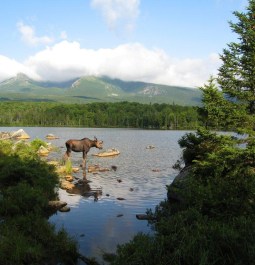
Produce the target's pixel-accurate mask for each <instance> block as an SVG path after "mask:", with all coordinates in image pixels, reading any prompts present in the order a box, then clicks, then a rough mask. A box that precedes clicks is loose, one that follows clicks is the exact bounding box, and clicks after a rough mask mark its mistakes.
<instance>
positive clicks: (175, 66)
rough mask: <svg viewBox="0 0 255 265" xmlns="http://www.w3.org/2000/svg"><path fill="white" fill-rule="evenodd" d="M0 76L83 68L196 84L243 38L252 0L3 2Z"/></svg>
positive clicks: (64, 73) (52, 74)
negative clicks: (240, 32) (238, 23)
mask: <svg viewBox="0 0 255 265" xmlns="http://www.w3.org/2000/svg"><path fill="white" fill-rule="evenodd" d="M0 5H1V16H0V36H1V37H0V38H1V39H0V81H3V80H5V79H7V78H9V77H13V76H15V75H16V74H17V73H19V72H23V73H25V74H27V75H28V76H30V77H31V78H34V79H38V80H45V81H46V80H50V81H64V80H68V79H71V78H76V77H79V76H84V75H98V76H100V75H108V76H110V77H112V78H120V79H123V80H133V81H145V82H155V83H161V84H167V85H177V86H187V87H197V86H201V85H203V84H204V83H205V82H206V81H207V80H208V79H209V77H210V75H216V74H217V69H218V67H219V66H220V64H221V61H220V60H219V54H220V53H222V50H223V48H226V47H227V43H230V42H232V41H236V35H235V34H234V33H233V32H231V29H230V27H229V24H228V21H235V19H236V18H235V16H234V15H233V11H245V8H246V6H247V5H248V0H8V1H1V3H0Z"/></svg>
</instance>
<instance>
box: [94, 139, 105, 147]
mask: <svg viewBox="0 0 255 265" xmlns="http://www.w3.org/2000/svg"><path fill="white" fill-rule="evenodd" d="M94 142H95V146H96V148H98V149H103V143H104V142H103V141H101V140H98V139H97V138H96V136H94Z"/></svg>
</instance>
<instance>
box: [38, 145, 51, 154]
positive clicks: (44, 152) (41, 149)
mask: <svg viewBox="0 0 255 265" xmlns="http://www.w3.org/2000/svg"><path fill="white" fill-rule="evenodd" d="M49 152H50V151H49V150H48V149H47V148H46V147H44V146H42V145H41V146H40V147H39V149H38V151H37V153H38V154H39V155H41V156H47V155H48V154H49Z"/></svg>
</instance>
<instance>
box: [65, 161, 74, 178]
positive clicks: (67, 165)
mask: <svg viewBox="0 0 255 265" xmlns="http://www.w3.org/2000/svg"><path fill="white" fill-rule="evenodd" d="M72 171H73V168H72V161H71V160H70V159H67V160H66V162H65V173H67V174H71V173H72Z"/></svg>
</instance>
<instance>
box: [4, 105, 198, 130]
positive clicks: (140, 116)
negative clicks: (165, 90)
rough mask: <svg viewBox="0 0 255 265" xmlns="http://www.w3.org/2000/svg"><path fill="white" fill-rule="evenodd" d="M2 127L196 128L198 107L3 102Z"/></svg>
mask: <svg viewBox="0 0 255 265" xmlns="http://www.w3.org/2000/svg"><path fill="white" fill-rule="evenodd" d="M0 126H42V127H44V126H55V127H61V126H65V127H101V128H111V127H114V128H143V129H195V128H196V127H197V126H198V114H197V109H196V107H190V106H189V107H188V106H178V105H170V104H141V103H134V102H133V103H130V102H119V103H88V104H63V103H48V102H47V103H46V102H0Z"/></svg>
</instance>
